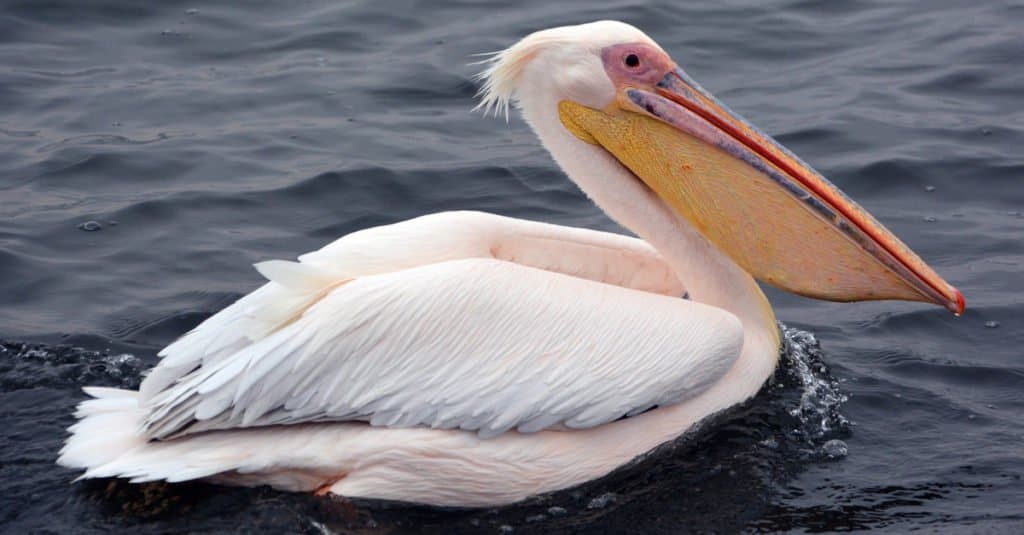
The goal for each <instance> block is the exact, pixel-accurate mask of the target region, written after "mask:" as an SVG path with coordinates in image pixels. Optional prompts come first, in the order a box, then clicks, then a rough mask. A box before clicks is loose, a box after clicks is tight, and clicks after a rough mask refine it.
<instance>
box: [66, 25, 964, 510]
mask: <svg viewBox="0 0 1024 535" xmlns="http://www.w3.org/2000/svg"><path fill="white" fill-rule="evenodd" d="M481 80H482V83H483V86H482V87H483V89H482V102H481V106H482V107H483V108H485V109H489V110H493V111H496V112H498V113H506V114H507V113H508V108H509V107H510V105H511V104H512V103H515V104H516V107H517V108H519V109H520V110H521V112H522V115H523V117H524V118H525V119H526V122H527V123H529V125H530V127H532V129H533V131H534V132H535V133H536V134H537V137H539V138H540V141H541V143H543V145H544V147H545V148H547V150H548V151H549V152H550V153H551V155H552V156H553V157H554V159H555V161H556V162H557V163H558V165H560V166H561V168H562V169H563V170H564V171H565V173H566V174H567V175H568V176H569V178H571V179H572V180H573V181H575V182H576V183H577V184H578V185H579V187H580V188H581V189H582V190H583V191H584V192H586V194H587V195H588V196H589V197H590V198H591V199H593V201H594V202H595V203H596V204H597V205H598V206H599V207H600V208H601V209H603V210H604V211H605V212H606V213H607V214H608V215H609V216H610V217H611V218H612V219H614V220H615V221H617V222H618V223H620V224H621V225H622V226H624V227H626V228H628V229H630V230H631V231H633V232H634V233H635V234H636V235H637V236H639V238H640V239H637V238H631V237H626V236H621V235H616V234H610V233H605V232H597V231H593V230H586V229H581V228H569V227H562V226H557V225H551V224H546V223H538V222H532V221H523V220H517V219H511V218H508V217H500V216H496V215H490V214H485V213H478V212H449V213H440V214H433V215H427V216H423V217H420V218H416V219H412V220H409V221H404V222H400V223H395V224H393V225H387V226H382V227H377V228H370V229H366V230H362V231H359V232H355V233H353V234H349V235H347V236H344V237H342V238H340V239H338V240H337V241H335V242H333V243H331V244H328V245H327V246H325V247H324V248H322V249H320V250H318V251H314V252H311V253H308V254H305V255H302V256H300V257H299V258H298V261H297V262H290V261H269V262H264V263H262V264H258V265H257V266H256V267H257V269H258V270H259V271H260V273H262V274H263V275H264V276H265V277H266V278H267V279H268V280H269V282H267V283H266V284H264V285H263V286H262V287H260V288H258V289H257V290H255V291H254V292H252V293H251V294H249V295H246V296H245V297H243V298H241V299H239V300H238V301H237V302H235V303H234V304H232V305H231V306H229V307H227V308H226V309H224V310H222V311H221V312H219V313H217V314H216V315H214V316H212V317H211V318H209V319H207V320H206V321H204V322H203V323H202V324H201V325H199V326H198V327H196V328H195V329H194V330H192V331H191V332H189V333H188V334H186V335H185V336H183V337H182V338H180V339H179V340H177V341H176V342H174V343H172V344H171V345H169V346H167V347H166V348H165V349H163V351H161V352H160V355H161V356H162V357H163V359H162V360H161V362H160V363H159V365H158V366H156V367H155V368H154V369H153V370H152V371H151V372H150V373H149V374H148V376H147V377H146V379H145V381H144V382H143V383H142V387H141V389H140V390H139V391H138V392H134V391H127V390H118V389H111V388H86V392H87V393H88V394H89V395H90V396H91V397H92V398H93V399H90V400H88V401H85V402H83V403H82V404H81V405H80V406H79V409H78V412H77V416H78V417H79V418H80V420H79V421H78V422H77V423H76V424H75V425H74V426H72V427H71V433H72V435H71V437H70V438H69V439H68V440H67V444H66V445H65V447H64V449H63V451H62V452H61V457H60V460H59V462H60V464H62V465H64V466H68V467H73V468H78V469H84V470H85V473H84V474H83V475H82V476H81V477H83V478H98V477H125V478H130V479H131V480H132V481H134V482H145V481H154V480H166V481H171V482H175V481H185V480H192V479H200V478H205V479H209V480H213V481H216V482H223V483H230V484H241V485H258V484H269V485H272V486H274V487H277V488H280V489H286V490H292V491H309V492H317V493H321V494H322V493H328V492H329V493H334V494H337V495H342V496H347V497H368V498H382V499H388V500H401V501H406V502H419V503H425V504H436V505H447V506H492V505H499V504H507V503H511V502H515V501H517V500H521V499H523V498H525V497H527V496H530V495H533V494H537V493H542V492H546V491H552V490H556V489H562V488H566V487H570V486H573V485H576V484H579V483H582V482H584V481H588V480H591V479H594V478H598V477H600V476H602V475H604V474H607V473H608V472H610V471H611V470H613V469H615V468H616V467H618V466H621V465H623V464H624V463H627V462H629V461H630V460H631V459H634V458H635V457H637V456H638V455H641V454H643V453H645V452H647V451H649V450H651V449H652V448H654V447H656V446H658V445H659V444H662V443H664V442H666V441H668V440H671V439H673V438H675V437H678V436H680V434H682V433H684V432H685V431H686V430H687V429H689V428H691V426H693V425H694V424H695V423H696V422H699V421H700V420H702V419H704V418H706V417H707V416H709V415H711V414H713V413H716V412H719V411H722V410H723V409H726V408H728V407H730V406H733V405H736V404H738V403H740V402H742V401H744V400H746V399H748V398H750V397H751V396H753V395H754V394H755V393H756V392H757V391H758V389H759V388H760V387H761V385H762V384H763V383H764V382H765V381H766V380H767V379H768V377H769V376H770V375H771V374H772V372H773V370H774V369H775V366H776V363H777V360H778V357H779V344H780V339H779V330H778V327H777V324H776V321H775V316H774V314H773V312H772V308H771V306H770V305H769V303H768V301H767V299H766V298H765V296H764V294H763V293H762V292H761V290H760V289H759V287H758V285H757V283H755V279H758V280H761V281H763V282H765V283H767V284H770V285H772V286H775V287H778V288H781V289H784V290H788V291H791V292H795V293H797V294H801V295H805V296H810V297H816V298H819V299H828V300H834V301H856V300H866V299H903V300H912V301H924V302H929V303H935V304H938V305H941V306H944V307H946V308H948V309H949V310H951V311H953V312H954V313H957V314H959V313H961V312H962V311H963V308H964V300H963V297H962V296H961V295H960V293H959V292H958V291H957V290H956V289H955V288H953V287H952V286H951V285H949V283H947V282H946V281H945V280H943V279H942V277H940V276H939V275H938V274H936V273H935V272H934V271H933V270H932V269H931V268H930V267H928V265H927V264H925V263H924V261H922V260H921V259H920V258H919V257H918V256H917V255H915V254H914V253H913V252H912V251H911V250H910V249H909V248H908V247H907V246H906V245H904V244H903V243H902V242H901V241H900V240H899V239H898V238H896V236H894V235H893V234H892V233H891V232H890V231H889V230H887V229H886V228H885V227H884V226H882V225H881V224H880V223H879V222H878V221H876V220H875V219H874V218H872V217H871V216H870V215H869V214H868V213H867V212H865V211H864V210H863V209H862V208H860V207H859V206H858V205H857V204H856V203H854V202H853V201H852V200H850V199H849V198H847V197H846V196H845V195H843V194H842V193H841V192H840V191H839V190H838V189H837V188H836V187H835V186H833V185H832V184H831V183H830V182H828V181H827V180H826V179H825V178H824V177H822V176H821V175H820V174H818V173H817V172H815V171H814V170H813V169H811V167H810V166H808V165H807V164H805V163H804V162H802V161H801V160H800V159H799V158H797V157H796V156H794V155H793V154H792V153H791V152H789V151H788V150H786V149H785V148H784V147H782V146H781V145H779V144H778V143H776V142H775V141H774V140H773V139H772V138H770V137H768V136H767V135H765V134H764V133H762V132H761V131H759V130H758V129H757V128H755V127H754V126H753V125H751V124H750V123H748V122H747V121H745V120H744V119H743V118H741V117H740V116H739V115H737V114H736V113H734V112H732V111H731V110H729V108H727V107H725V105H723V104H722V103H720V102H719V101H718V100H717V99H715V97H713V96H712V95H711V94H710V93H708V92H707V91H705V90H704V89H703V88H701V87H700V86H699V85H698V84H697V83H696V82H694V81H693V79H691V78H690V77H689V76H688V75H687V74H686V73H685V72H684V71H683V70H682V69H681V68H680V67H679V66H678V65H677V64H676V63H675V62H674V61H672V59H671V58H670V57H669V56H668V54H666V53H665V51H663V50H662V49H661V47H659V46H658V45H657V43H655V42H654V41H653V40H651V39H650V38H649V37H648V36H647V35H645V34H644V33H642V32H641V31H639V30H637V29H636V28H634V27H632V26H629V25H627V24H624V23H621V22H612V21H602V22H594V23H590V24H583V25H579V26H568V27H561V28H553V29H549V30H544V31H540V32H537V33H534V34H531V35H529V36H527V37H525V38H524V39H522V40H521V41H519V42H518V43H516V44H514V45H512V46H511V47H509V48H508V49H506V50H505V51H503V52H500V53H498V54H496V55H495V56H494V57H493V58H492V59H491V60H490V62H489V65H488V67H487V68H486V70H485V72H483V73H482V74H481ZM684 294H686V295H688V297H689V299H683V298H681V296H684Z"/></svg>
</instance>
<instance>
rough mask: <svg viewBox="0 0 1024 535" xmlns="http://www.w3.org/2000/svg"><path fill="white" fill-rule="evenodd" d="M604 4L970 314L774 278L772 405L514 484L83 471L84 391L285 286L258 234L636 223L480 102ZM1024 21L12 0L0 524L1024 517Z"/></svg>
mask: <svg viewBox="0 0 1024 535" xmlns="http://www.w3.org/2000/svg"><path fill="white" fill-rule="evenodd" d="M600 18H616V19H621V20H625V21H627V22H631V23H633V24H636V25H637V26H639V27H641V28H643V29H644V30H646V31H647V32H648V33H649V34H650V35H652V36H653V37H654V38H655V39H657V40H658V41H659V42H660V43H661V44H662V45H663V46H664V47H665V48H666V49H667V50H669V51H670V52H671V53H672V54H673V56H674V57H675V58H676V59H677V60H678V61H679V62H680V63H681V64H682V65H683V66H684V67H685V68H686V69H687V71H688V72H689V73H690V74H691V75H693V76H694V77H695V78H697V79H698V80H699V81H700V82H701V83H702V85H704V86H705V87H707V88H708V89H710V90H711V91H713V92H714V93H715V94H716V95H718V96H719V97H720V98H721V99H723V100H724V101H725V102H726V103H728V104H729V106H730V107H732V108H733V109H736V110H737V111H739V112H740V113H742V114H743V115H745V116H746V117H747V118H748V119H750V120H752V121H753V122H754V123H755V124H757V125H759V126H760V127H762V128H763V129H764V130H766V131H768V132H770V133H772V134H773V135H775V136H776V137H777V138H778V139H779V140H780V141H781V142H782V143H783V144H785V145H787V146H789V147H790V148H791V149H793V150H794V151H795V152H796V153H797V154H799V155H800V156H801V157H802V158H803V159H805V160H807V161H809V162H811V163H812V164H813V165H815V167H817V168H818V169H819V170H820V171H822V172H823V173H824V174H825V175H826V176H828V177H830V178H831V179H832V180H833V181H834V182H836V183H837V184H838V185H839V186H840V187H842V188H843V189H844V190H846V191H847V192H848V193H849V194H850V195H851V196H852V197H854V198H855V199H857V200H858V201H859V202H860V203H861V204H862V205H864V206H865V207H866V208H868V209H869V210H870V211H872V212H873V213H874V214H875V215H876V216H877V217H878V218H879V219H880V220H881V221H883V222H884V223H886V224H887V225H888V226H889V227H890V228H891V229H892V230H894V231H895V232H896V233H897V234H898V235H899V236H901V237H902V238H903V239H904V240H905V241H906V242H907V243H909V244H910V245H911V246H912V247H913V248H914V249H915V250H917V251H918V252H919V253H920V254H921V256H922V257H924V258H925V259H927V260H928V261H929V263H930V264H931V265H932V266H933V267H935V268H936V269H937V270H938V271H939V272H940V273H941V274H942V275H943V276H944V277H945V278H947V279H948V280H949V281H950V282H951V283H953V284H954V285H956V286H957V287H958V288H959V289H960V290H961V291H962V292H963V293H964V295H965V296H966V298H967V304H968V310H967V313H966V314H965V315H964V316H963V317H961V318H955V317H953V316H951V315H950V314H949V313H948V312H945V311H943V310H941V309H939V308H938V307H927V306H923V305H917V304H910V303H861V304H856V305H843V304H834V303H820V302H815V301H810V300H806V299H801V298H797V297H794V296H789V295H785V294H781V293H779V292H774V291H772V292H770V297H771V299H772V301H773V303H774V304H775V306H776V311H777V315H778V317H779V318H780V319H781V320H782V321H783V322H785V323H786V325H788V327H787V331H786V333H787V340H788V350H787V353H786V356H785V358H784V359H783V365H782V367H781V368H780V370H779V371H778V373H777V374H776V378H775V381H774V382H773V383H772V384H771V385H769V386H767V387H766V388H765V389H764V390H763V391H762V392H761V394H760V395H759V396H758V397H757V398H755V399H754V400H753V401H752V402H751V403H749V404H747V405H745V406H743V407H741V408H739V409H737V410H736V411H733V412H732V413H729V414H727V415H724V416H723V417H721V418H719V419H718V421H716V422H713V425H708V426H705V428H704V429H702V430H698V431H697V432H696V433H694V434H693V436H691V437H687V438H686V439H684V440H683V441H681V442H679V443H677V444H673V445H668V446H666V447H664V448H661V449H660V450H658V451H656V452H654V453H652V454H651V455H649V456H647V457H646V458H644V459H643V460H641V461H639V463H638V464H636V465H635V466H631V467H627V468H625V469H623V470H620V471H619V472H617V473H615V474H613V475H611V476H609V477H608V478H605V479H603V480H600V481H597V482H593V483H590V484H587V485H584V486H583V487H581V488H578V489H571V490H568V491H564V492H560V493H555V494H554V495H551V496H544V497H539V498H536V499H534V500H530V501H528V502H527V503H525V504H521V505H518V506H515V507H510V508H502V509H497V510H483V511H447V510H437V509H431V508H416V507H408V506H403V505H400V504H383V503H378V502H366V501H356V502H346V501H340V500H334V501H332V500H324V499H318V498H314V497H309V496H300V495H294V494H286V493H279V492H274V491H271V490H267V489H255V490H246V489H227V488H222V487H215V486H211V485H205V484H189V485H181V486H161V485H150V486H143V487H137V486H131V485H126V484H123V483H118V482H109V481H102V482H95V483H86V484H74V485H72V484H70V481H71V480H72V479H73V478H74V477H75V475H76V474H75V473H73V472H71V471H68V470H64V469H62V468H58V467H56V466H55V465H54V464H53V460H54V458H55V456H56V452H57V450H58V449H59V447H60V443H61V441H62V439H63V437H64V431H63V429H64V428H65V427H66V426H67V425H69V424H70V423H71V422H72V417H71V412H72V409H73V406H74V404H75V403H76V402H77V401H79V400H80V399H81V398H82V394H81V393H80V392H79V390H78V388H79V387H80V386H81V385H84V384H105V385H120V386H128V387H130V386H134V385H135V384H137V383H138V381H139V379H140V374H141V372H142V370H144V369H146V368H147V367H149V366H151V365H152V364H153V363H154V362H155V361H156V358H155V353H156V351H157V350H158V349H159V348H160V347H161V346H163V345H164V344H166V343H168V342H169V341H171V340H173V339H174V338H175V337H176V336H178V335H180V334H181V333H183V332H184V331H186V330H187V329H189V328H190V327H192V326H194V325H196V324H197V323H198V322H200V321H202V319H204V318H206V317H208V316H209V315H210V314H212V313H214V312H215V311H217V310H219V309H220V308H223V307H224V306H226V305H227V304H228V303H230V302H231V301H232V300H234V299H236V298H237V297H239V296H240V295H242V294H244V293H246V292H248V291H249V290H251V289H252V288H253V287H254V286H255V285H257V284H258V283H259V282H260V278H259V276H258V274H257V273H256V272H255V271H254V270H252V269H251V268H250V267H249V266H250V264H252V263H253V262H257V261H260V260H266V259H270V258H293V257H294V256H295V255H296V254H298V253H300V252H304V251H308V250H311V249H314V248H317V247H319V246H320V245H322V244H323V243H325V242H327V241H329V240H332V239H334V238H335V237H337V236H340V235H342V234H344V233H347V232H351V231H353V230H357V229H360V228H364V227H367V226H371V225H377V224H382V223H387V222H391V221H395V220H399V219H405V218H409V217H413V216H416V215H420V214H423V213H426V212H432V211H439V210H449V209H462V208H471V209H480V210H487V211H492V212H497V213H502V214H506V215H512V216H516V217H524V218H531V219H540V220H545V221H551V222H555V223H561V224H567V225H577V226H586V227H591V228H598V229H605V230H617V227H616V226H615V225H614V224H613V223H611V222H610V221H608V219H607V218H606V217H604V216H603V215H602V214H601V213H600V212H599V211H598V210H597V209H596V208H594V207H593V206H592V205H591V204H590V203H589V201H587V200H586V199H585V198H584V197H583V196H582V195H581V194H580V193H579V192H578V191H577V189H576V188H575V186H573V185H572V184H570V183H569V182H568V181H567V180H566V179H564V178H563V177H562V176H561V174H560V173H559V171H558V170H557V169H556V168H555V166H554V165H553V164H552V162H551V161H550V159H549V158H548V157H547V156H546V154H545V153H544V152H543V150H542V149H541V148H540V147H539V145H538V143H537V142H536V141H535V140H534V138H533V136H532V134H530V133H529V132H528V130H527V129H526V127H525V126H524V125H523V124H522V122H521V121H519V120H516V119H513V120H512V121H511V122H510V123H509V124H507V125H506V124H505V122H504V121H501V120H495V119H490V118H488V119H484V118H481V117H480V116H479V114H474V113H472V112H471V111H470V108H471V107H472V105H473V94H474V92H475V91H476V86H475V84H474V83H473V82H472V80H471V75H472V74H473V73H474V72H475V69H476V68H475V67H473V66H470V65H468V63H469V62H471V61H473V59H474V58H472V57H471V54H475V53H479V52H486V51H493V50H497V49H500V48H502V47H504V46H506V45H508V44H509V43H511V42H513V41H514V40H516V39H517V38H518V37H520V36H522V35H524V34H526V33H528V32H529V31H531V30H534V29H538V28H543V27H548V26H552V25H557V24H565V23H576V22H583V21H589V20H594V19H600ZM1022 27H1024V4H1021V3H1019V2H974V1H933V0H929V1H924V0H919V1H916V2H909V1H908V2H900V3H894V2H886V1H882V0H878V1H865V0H861V1H849V2H841V3H840V2H811V1H807V0H799V1H770V2H755V1H753V0H732V1H729V2H686V3H677V2H664V3H658V4H641V3H637V2H626V1H621V0H620V1H617V2H611V3H607V4H603V5H594V4H592V3H588V4H587V5H585V6H584V5H579V6H577V5H574V4H563V5H554V3H551V2H523V3H518V4H516V5H514V6H509V7H503V5H494V6H489V5H485V4H482V3H461V2H455V1H451V0H449V1H443V2H423V3H409V4H398V3H395V2H327V1H319V0H312V1H304V2H251V3H246V4H245V5H244V6H241V5H234V4H232V3H224V4H219V3H209V2H204V3H195V2H187V3H180V2H173V1H171V2H160V3H148V4H147V3H138V2H128V1H127V0H110V1H106V2H101V1H97V2H88V3H85V2H71V1H68V0H51V1H44V2H41V1H33V2H24V1H23V2H5V3H4V7H3V8H2V9H0V30H2V31H0V110H2V113H0V224H2V225H0V337H2V338H3V339H4V340H5V341H6V343H5V345H3V346H2V347H3V349H2V350H0V416H2V419H3V422H4V425H3V426H2V427H3V428H2V430H0V444H2V449H0V488H3V489H4V490H5V492H3V493H2V497H0V525H3V526H4V528H5V530H7V531H11V532H20V533H29V532H33V533H34V532H54V533H57V532H67V531H71V530H74V531H76V532H83V533H99V532H106V531H108V530H118V531H131V532H143V533H146V532H148V533H161V532H168V531H172V532H173V531H184V530H188V531H192V532H207V533H216V532H223V531H238V530H242V531H250V532H253V531H261V530H273V531H276V532H281V531H284V532H306V533H327V532H364V531H365V532H379V531H392V532H405V531H423V532H440V533H450V532H466V533H472V532H484V533H500V532H502V531H505V532H508V531H509V530H511V532H512V533H532V532H547V531H551V530H556V529H561V530H564V531H570V532H583V533H586V532H604V531H608V532H624V531H635V530H640V531H643V532H648V533H677V532H680V531H712V530H717V531H735V530H740V529H746V530H750V531H781V530H793V531H802V532H808V531H813V532H821V531H829V530H853V529H868V528H871V529H886V530H889V531H893V532H904V531H907V530H910V529H915V528H917V529H924V530H926V531H947V532H958V531H985V532H1005V533H1013V532H1020V531H1021V530H1024V509H1022V508H1021V505H1020V504H1021V503H1022V501H1024V481H1021V475H1022V473H1024V462H1022V458H1024V446H1022V444H1024V417H1022V414H1024V411H1022V409H1024V358H1022V357H1024V355H1022V353H1024V351H1022V350H1021V347H1024V335H1022V332H1024V331H1022V329H1021V327H1020V326H1021V323H1022V322H1024V302H1022V301H1024V300H1022V298H1021V290H1022V289H1024V269H1022V263H1024V244H1022V241H1021V237H1022V236H1024V216H1022V215H1021V213H1022V212H1024V187H1022V186H1021V180H1022V178H1024V152H1022V151H1021V147H1022V146H1024V126H1022V125H1024V111H1022V110H1024V91H1022V89H1021V88H1022V87H1024V32H1022V31H1021V29H1020V28H1022ZM810 333H813V337H816V338H817V341H820V348H819V346H818V345H816V341H815V339H814V338H813V337H812V335H811V334H810ZM592 504H597V505H598V506H594V507H590V505H592ZM506 527H507V528H506Z"/></svg>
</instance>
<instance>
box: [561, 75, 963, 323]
mask: <svg viewBox="0 0 1024 535" xmlns="http://www.w3.org/2000/svg"><path fill="white" fill-rule="evenodd" d="M559 111H560V116H561V119H562V122H563V124H565V125H566V127H567V128H568V129H569V130H570V131H571V132H573V133H574V134H575V135H576V136H577V137H579V138H580V139H583V140H584V141H588V142H590V143H594V144H598V145H600V146H601V147H603V148H604V149H605V150H607V151H608V152H610V153H611V154H612V155H614V156H615V158H616V159H618V160H619V161H620V162H621V163H622V164H623V165H624V166H625V167H627V168H628V169H629V170H630V171H632V172H633V174H634V175H636V176H637V177H638V178H639V179H640V180H642V181H643V182H644V183H645V184H646V185H647V186H648V187H649V188H650V189H651V190H653V191H654V192H655V193H656V194H657V195H658V196H659V197H660V198H661V199H662V200H663V201H664V202H665V203H667V204H668V205H669V206H671V207H672V208H673V209H674V210H675V211H676V212H677V213H679V214H680V215H681V216H683V217H685V218H686V219H687V220H688V221H689V222H690V223H691V224H693V225H694V226H695V227H696V228H697V229H698V230H700V231H701V232H702V233H703V234H704V236H705V237H706V238H707V239H708V240H710V241H711V242H712V243H714V244H715V245H716V246H717V247H719V248H720V249H722V250H723V251H725V253H726V254H728V255H729V256H730V257H731V258H732V259H733V260H735V261H736V262H737V263H738V264H739V265H740V266H741V267H743V268H744V269H745V270H747V271H748V272H749V273H750V274H751V275H753V276H754V277H756V278H758V279H760V280H762V281H764V282H766V283H768V284H771V285H773V286H776V287H778V288H781V289H784V290H788V291H791V292H794V293H797V294H801V295H806V296H809V297H816V298H820V299H828V300H834V301H859V300H869V299H905V300H911V301H925V302H931V303H935V304H938V305H942V306H944V307H946V308H948V309H949V310H951V311H953V312H954V313H956V314H958V315H959V314H961V313H962V312H963V310H964V298H963V296H962V295H961V294H960V292H959V291H957V290H956V288H954V287H953V286H951V285H950V284H949V283H947V282H946V281H945V280H943V279H942V277H940V276H939V275H938V274H937V273H935V271H934V270H932V269H931V268H930V267H928V265H927V264H925V263H924V261H923V260H921V258H920V257H918V256H917V255H916V254H914V252H913V251H911V250H910V248H909V247H907V246H906V245H904V244H903V242H901V241H900V240H899V238H897V237H896V236H895V235H893V234H892V232H890V231H889V230H888V229H886V228H885V227H884V226H882V224H881V223H879V222H878V221H876V220H875V219H874V218H873V217H871V215H870V214H868V213H867V212H866V211H865V210H864V209H863V208H861V207H860V206H858V205H857V204H856V203H855V202H853V201H852V200H850V199H849V198H848V197H846V195H844V194H843V193H842V192H841V191H839V189H838V188H836V187H835V186H834V185H833V184H832V183H831V182H829V181H828V180H826V179H825V178H824V177H823V176H821V175H820V174H818V173H817V172H816V171H814V169H811V167H810V166H808V165H807V164H805V163H803V162H802V161H800V159H799V158H797V157H796V156H794V155H793V154H792V153H791V152H789V151H788V150H786V149H785V148H784V147H782V146H781V145H779V144H778V143H777V142H776V141H775V140H773V139H772V138H771V137H769V136H767V135H765V134H764V133H762V132H761V131H759V130H758V129H757V128H755V127H754V126H753V125H751V124H750V123H748V122H747V121H745V120H744V119H743V118H742V117H740V116H739V115H737V114H735V113H733V112H732V111H730V110H729V108H727V107H725V105H723V104H721V103H720V102H719V101H718V100H717V99H716V98H715V97H713V96H712V95H711V94H710V93H708V92H707V91H705V90H704V89H703V88H701V87H700V86H699V85H698V84H697V83H696V82H694V81H693V80H692V79H691V78H690V77H689V76H688V75H687V74H686V73H685V72H683V70H682V69H679V68H678V67H676V68H674V69H673V70H671V71H670V72H668V74H666V75H665V77H664V78H663V79H662V80H661V81H660V82H658V83H657V84H656V85H655V86H653V87H648V88H637V87H622V88H620V90H619V93H618V97H617V99H616V101H615V102H614V103H613V104H612V105H611V106H609V108H607V109H605V110H594V109H592V108H587V107H585V106H582V105H580V104H577V103H574V102H571V101H563V102H561V103H560V106H559Z"/></svg>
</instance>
